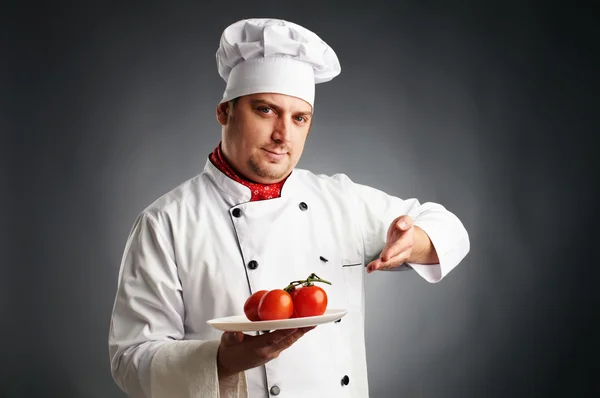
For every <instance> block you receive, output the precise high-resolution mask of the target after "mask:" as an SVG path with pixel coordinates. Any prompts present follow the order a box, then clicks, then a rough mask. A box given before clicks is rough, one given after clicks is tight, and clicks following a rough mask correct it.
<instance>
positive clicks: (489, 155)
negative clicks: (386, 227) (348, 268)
mask: <svg viewBox="0 0 600 398" xmlns="http://www.w3.org/2000/svg"><path fill="white" fill-rule="evenodd" d="M202 3H203V2H200V1H198V2H178V3H175V2H173V3H172V4H167V2H165V3H164V4H162V5H149V4H146V5H143V6H133V5H117V4H116V3H115V4H113V5H108V4H105V5H91V4H92V3H88V5H85V6H83V5H79V6H70V7H66V6H59V5H58V3H54V4H53V5H45V6H35V7H34V6H33V5H29V6H28V7H29V8H26V5H21V6H20V7H19V9H17V8H16V7H13V11H17V13H16V14H15V17H14V18H13V17H12V16H10V17H8V18H6V20H5V22H4V23H3V27H4V29H5V32H6V33H8V35H6V36H5V35H3V36H4V37H5V38H6V37H8V39H9V43H10V44H9V46H10V50H12V51H11V54H13V55H10V56H6V57H3V58H4V60H3V61H2V64H3V66H4V67H6V66H7V65H8V69H7V70H9V71H10V72H11V74H10V77H9V79H8V80H7V82H8V83H9V85H8V86H7V87H9V88H10V91H8V93H9V96H8V100H7V102H6V103H7V104H9V103H10V106H9V107H8V109H9V110H10V112H9V114H10V118H7V119H6V120H9V119H10V120H9V121H10V122H11V125H12V127H13V128H12V129H11V131H10V132H12V133H14V134H12V135H11V137H10V139H7V140H3V142H8V143H9V145H7V146H4V145H3V154H4V156H2V158H3V164H4V166H3V173H2V174H3V175H5V176H6V177H7V178H6V179H7V183H5V184H3V188H2V189H3V194H2V197H3V199H2V204H3V206H2V208H3V210H4V213H5V217H4V220H5V222H4V224H5V226H6V227H7V229H6V231H3V235H2V237H3V238H4V239H2V242H3V245H6V246H7V248H10V249H11V250H10V251H8V252H7V251H4V252H6V253H7V254H6V256H5V258H6V259H7V261H6V262H5V263H4V264H3V271H2V279H1V280H2V283H1V288H2V295H1V301H0V302H1V304H2V305H1V307H0V308H1V309H2V317H1V319H2V330H1V333H2V342H3V343H2V348H1V351H0V353H1V356H2V362H1V365H0V367H1V368H0V369H1V373H0V383H1V384H0V395H1V396H2V397H11V398H12V397H51V396H52V397H54V396H56V397H59V396H60V397H67V398H70V397H83V398H88V397H102V398H109V397H121V396H123V395H122V394H121V392H120V391H119V390H118V388H117V387H116V385H115V384H114V382H113V380H112V378H111V376H110V370H109V358H108V348H107V333H108V322H109V316H110V311H111V308H112V304H113V298H114V294H115V290H116V282H117V274H118V270H119V262H120V259H121V255H122V252H123V248H124V244H125V240H126V238H127V235H128V233H129V229H130V228H131V225H132V223H133V221H134V219H135V217H136V215H137V214H138V213H139V212H140V211H141V210H142V209H143V208H144V207H145V206H146V205H148V204H149V203H150V202H151V201H153V200H154V199H156V198H157V197H158V196H160V195H162V194H163V193H165V192H166V191H168V190H170V189H171V188H173V187H175V186H176V185H177V184H179V183H180V182H182V181H184V180H186V179H189V178H191V177H193V176H195V175H196V174H198V173H199V172H201V170H202V168H203V166H204V162H205V159H206V156H207V155H208V153H209V152H210V151H211V150H212V149H213V148H214V147H215V145H216V144H217V142H218V140H219V138H220V128H219V126H218V124H217V122H216V119H215V107H216V105H217V102H218V100H219V99H220V97H221V95H222V92H223V89H224V82H223V81H222V80H221V78H220V77H219V76H218V74H217V71H216V65H215V56H214V55H215V51H216V49H217V45H218V41H219V37H220V34H221V31H222V30H223V28H225V27H226V26H227V25H228V24H229V23H232V22H234V21H236V20H238V19H241V18H244V17H279V18H284V19H289V20H293V21H295V22H297V23H300V24H302V25H305V26H307V27H308V28H310V29H312V30H314V31H315V32H316V33H317V34H319V35H320V36H321V37H322V38H324V39H325V40H326V41H327V42H328V43H329V44H331V45H332V47H333V48H334V49H335V51H336V52H337V54H338V56H339V58H340V61H341V65H342V73H341V75H340V76H339V77H337V78H336V79H335V80H334V81H332V82H330V83H327V84H324V85H320V86H318V88H317V97H316V114H315V121H314V127H313V130H312V132H311V135H310V137H309V139H308V142H307V145H306V150H305V153H304V155H303V158H302V159H301V162H300V167H303V168H309V169H312V170H313V171H315V172H317V173H328V174H332V173H336V172H344V173H347V174H348V175H349V176H350V177H351V178H352V179H354V180H355V181H357V182H361V183H366V184H370V185H372V186H374V187H377V188H380V189H383V190H385V191H387V192H389V193H390V194H394V195H398V196H400V197H413V196H416V197H418V198H419V199H420V200H421V201H434V202H439V203H442V204H444V205H445V206H446V207H447V208H448V209H450V210H451V211H453V212H455V213H456V214H457V215H458V216H459V217H460V218H461V219H462V220H463V222H464V224H465V226H466V228H467V229H468V231H469V233H470V236H471V244H472V247H471V252H470V254H469V255H468V257H467V258H466V259H465V260H464V261H463V263H462V264H461V265H460V266H459V267H458V268H457V269H455V270H454V271H452V273H451V274H450V275H449V276H448V277H447V278H446V279H445V280H444V281H443V282H441V283H439V284H435V285H430V284H428V283H426V282H425V281H424V280H422V279H421V278H420V277H418V276H417V275H416V274H414V273H409V272H405V273H395V274H389V273H375V274H372V275H369V276H368V278H367V296H368V297H367V299H368V303H367V321H368V326H367V349H368V366H369V379H370V389H371V397H373V398H392V397H411V398H412V397H426V398H438V397H439V398H454V397H456V398H462V397H483V398H488V397H493V398H496V397H497V398H509V397H510V398H512V397H554V396H555V397H590V396H593V395H594V393H598V392H599V389H598V387H597V384H596V379H597V377H598V376H597V374H598V371H599V370H600V367H599V366H598V365H597V363H596V359H597V354H598V353H599V352H598V348H599V344H598V336H600V333H599V331H598V327H597V326H593V324H592V321H593V320H596V321H597V320H598V318H599V316H598V313H599V306H598V303H599V302H598V297H599V295H598V288H597V286H596V280H597V277H598V276H599V272H598V264H599V262H598V255H597V250H594V249H596V246H597V245H594V244H593V243H595V242H596V241H597V239H598V235H599V234H598V228H596V227H594V224H593V223H592V217H595V215H596V208H597V206H596V202H597V198H596V196H595V193H596V192H595V189H596V187H597V185H598V180H599V177H598V176H597V175H595V174H594V171H593V170H594V169H593V168H592V161H593V160H595V159H594V156H595V152H596V151H595V147H594V146H592V145H591V144H590V142H589V140H588V137H589V136H590V135H591V133H592V132H593V131H594V132H595V131H597V127H598V124H597V122H596V120H594V119H592V117H593V115H592V112H593V111H594V110H596V108H597V105H596V103H597V100H596V96H597V94H598V88H599V87H598V79H597V78H596V76H595V75H594V74H595V73H596V69H593V68H592V66H591V62H590V61H596V60H597V55H596V54H593V53H592V52H591V51H592V49H593V48H594V46H593V42H592V40H591V38H592V36H593V29H592V23H593V22H595V21H594V20H593V19H592V17H591V15H592V13H591V9H585V8H582V7H579V8H576V7H572V8H569V9H565V8H558V7H556V8H550V6H545V7H542V8H540V7H534V6H533V5H532V4H529V5H528V4H527V3H526V2H521V3H519V5H518V6H517V5H514V6H509V5H508V3H507V2H496V3H498V4H500V5H493V4H492V3H486V4H485V5H481V4H480V5H477V4H478V3H476V2H473V3H471V4H467V3H465V2H456V3H454V4H452V5H449V4H446V5H444V4H445V3H444V2H439V4H437V5H433V4H431V3H429V4H428V5H424V3H419V2H416V1H415V2H402V1H399V2H397V4H396V5H392V4H394V3H393V2H391V1H390V2H382V1H367V2H362V3H358V4H350V3H347V2H340V3H339V5H333V4H331V5H324V4H325V3H326V2H307V1H302V2H295V3H292V2H287V3H284V2H278V1H260V2H252V1H232V0H230V1H222V2H213V3H210V4H202ZM482 3H485V2H482ZM99 4H100V3H99ZM327 4H330V3H327ZM4 16H5V17H7V16H8V15H7V14H4ZM17 16H18V18H17ZM3 42H4V41H3ZM3 53H4V54H8V53H6V52H3ZM2 91H3V93H5V94H6V93H7V91H5V90H2ZM3 119H4V117H3ZM5 132H6V130H5ZM3 135H4V134H3ZM7 170H10V174H9V173H7ZM9 184H10V185H9ZM7 200H8V201H9V202H6V203H5V201H7ZM7 216H8V217H7ZM587 358H589V361H591V362H589V363H587V362H588V361H587V360H586V359H587Z"/></svg>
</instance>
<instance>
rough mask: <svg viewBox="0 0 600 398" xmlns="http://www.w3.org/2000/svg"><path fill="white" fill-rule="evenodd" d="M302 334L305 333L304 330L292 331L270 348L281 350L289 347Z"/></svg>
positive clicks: (276, 350)
mask: <svg viewBox="0 0 600 398" xmlns="http://www.w3.org/2000/svg"><path fill="white" fill-rule="evenodd" d="M304 334H306V331H303V330H296V331H295V332H294V333H292V334H291V335H289V336H288V337H286V338H284V339H283V340H281V341H279V342H278V343H277V344H275V345H273V346H271V348H272V349H273V351H275V352H279V351H283V350H285V349H287V348H290V347H291V346H292V345H293V344H294V343H295V342H296V341H298V340H299V339H300V337H302V336H304Z"/></svg>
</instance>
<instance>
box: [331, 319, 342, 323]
mask: <svg viewBox="0 0 600 398" xmlns="http://www.w3.org/2000/svg"><path fill="white" fill-rule="evenodd" d="M341 321H342V320H341V319H338V320H337V321H334V322H333V323H340V322H341Z"/></svg>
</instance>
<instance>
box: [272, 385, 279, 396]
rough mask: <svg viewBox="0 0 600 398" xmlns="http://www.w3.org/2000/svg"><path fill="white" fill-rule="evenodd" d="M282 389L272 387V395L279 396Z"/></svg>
mask: <svg viewBox="0 0 600 398" xmlns="http://www.w3.org/2000/svg"><path fill="white" fill-rule="evenodd" d="M280 392H281V389H280V388H279V387H278V386H273V387H271V395H279V393H280Z"/></svg>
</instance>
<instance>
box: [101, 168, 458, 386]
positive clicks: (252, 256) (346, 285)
mask: <svg viewBox="0 0 600 398" xmlns="http://www.w3.org/2000/svg"><path fill="white" fill-rule="evenodd" d="M250 198H251V192H250V189H249V188H247V187H245V186H244V185H242V184H239V183H238V182H236V181H234V180H233V179H231V178H229V177H227V176H226V175H225V174H223V173H222V172H221V171H220V170H219V169H218V168H216V167H215V166H214V165H213V164H212V162H210V160H207V162H206V165H205V168H204V171H203V172H202V173H201V174H199V175H198V176H196V177H194V178H192V179H190V180H188V181H186V182H184V183H183V184H181V185H180V186H178V187H177V188H175V189H173V190H172V191H170V192H169V193H167V194H165V195H164V196H162V197H161V198H159V199H158V200H156V201H155V202H154V203H152V204H151V205H150V206H148V207H147V208H145V209H144V210H143V211H142V212H141V213H140V214H139V216H138V217H137V219H136V221H135V223H134V225H133V228H132V229H131V232H130V235H129V237H128V240H127V243H126V246H125V250H124V255H123V259H122V263H121V268H120V272H119V279H118V290H117V293H116V298H115V303H114V309H113V313H112V317H111V323H110V333H109V352H110V359H111V370H112V375H113V378H114V379H115V381H116V383H117V384H118V385H119V386H120V388H121V389H122V390H123V391H125V392H127V393H128V394H129V395H130V396H132V397H169V398H176V397H251V398H258V397H260V398H263V397H264V398H266V397H272V396H275V395H276V394H277V393H279V395H280V396H281V397H289V398H296V397H298V398H299V397H303V398H304V397H314V398H318V397H336V398H344V397H348V398H350V397H351V398H366V397H368V381H367V366H366V353H365V341H364V337H365V336H364V308H365V302H364V288H363V287H364V278H365V274H366V268H365V266H366V265H367V264H368V263H369V262H370V261H371V260H373V259H375V258H376V257H377V256H379V254H380V252H381V250H382V249H383V247H384V245H385V242H386V234H387V230H388V228H389V226H390V224H391V222H392V221H393V220H394V219H395V218H396V217H398V216H400V215H403V214H408V215H409V216H411V217H412V218H413V220H414V224H415V225H418V226H419V227H421V228H422V229H423V230H424V231H425V232H426V233H427V234H428V235H429V237H430V239H431V241H432V243H433V245H434V246H435V248H436V250H437V254H438V257H439V259H440V262H439V264H436V265H420V264H408V265H406V266H403V267H401V268H397V269H396V270H402V269H404V270H407V269H408V270H409V269H411V268H412V269H413V270H414V271H416V272H417V273H418V274H419V275H420V276H422V277H423V278H424V279H425V280H426V281H428V282H430V283H436V282H438V281H440V280H441V279H442V278H444V277H445V276H446V275H447V274H448V272H450V271H451V270H452V269H453V268H454V267H455V266H456V265H457V264H458V263H459V262H460V261H461V260H462V259H463V258H464V257H465V255H466V254H467V253H468V251H469V249H470V244H469V237H468V234H467V231H466V230H465V228H464V226H463V224H462V223H461V221H460V220H459V219H458V218H457V217H456V216H455V215H454V214H452V213H451V212H449V211H448V210H447V209H445V208H444V207H443V206H441V205H439V204H435V203H424V204H420V203H419V201H418V200H417V199H406V200H404V199H400V198H397V197H393V196H390V195H388V194H386V193H384V192H382V191H379V190H377V189H374V188H371V187H368V186H365V185H361V184H357V183H354V182H353V181H351V180H350V179H349V178H348V177H347V176H346V175H344V174H336V175H333V176H325V175H315V174H313V173H311V172H309V171H307V170H303V169H294V170H293V172H292V174H291V175H290V176H289V178H288V179H287V181H286V182H285V184H284V186H283V188H282V192H281V197H279V198H274V199H269V200H264V201H253V202H250ZM310 273H316V274H317V275H318V276H320V277H321V278H323V279H325V280H328V281H330V282H331V283H332V285H331V286H330V285H322V287H323V288H324V289H325V290H326V292H327V294H328V298H329V303H328V308H340V309H346V310H348V314H347V315H346V316H345V317H344V318H342V320H341V322H338V323H329V324H324V325H320V326H317V328H315V329H314V330H312V331H310V332H309V333H307V334H306V335H304V336H303V337H302V338H301V339H300V340H298V341H297V342H296V343H295V344H294V345H293V346H292V347H290V348H288V349H287V350H284V351H283V352H282V353H281V354H280V356H279V357H278V358H276V359H273V360H271V361H270V362H268V363H267V364H266V365H264V366H260V367H257V368H254V369H250V370H248V371H246V372H242V373H241V374H239V375H236V376H233V377H231V378H230V379H229V380H226V381H224V382H222V383H219V380H218V378H217V368H216V353H217V348H218V345H219V340H220V337H221V334H222V332H220V331H218V330H216V329H214V328H212V327H211V326H209V325H208V324H207V321H208V320H210V319H213V318H218V317H225V316H231V315H242V314H243V305H244V303H245V301H246V299H247V298H248V297H249V296H250V295H251V294H252V293H253V292H255V291H257V290H261V289H267V290H270V289H275V288H284V287H285V286H287V285H288V284H289V283H290V282H291V281H293V280H298V279H305V278H306V277H307V276H308V275H309V274H310ZM343 380H344V381H346V382H347V383H344V382H342V381H343Z"/></svg>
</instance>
